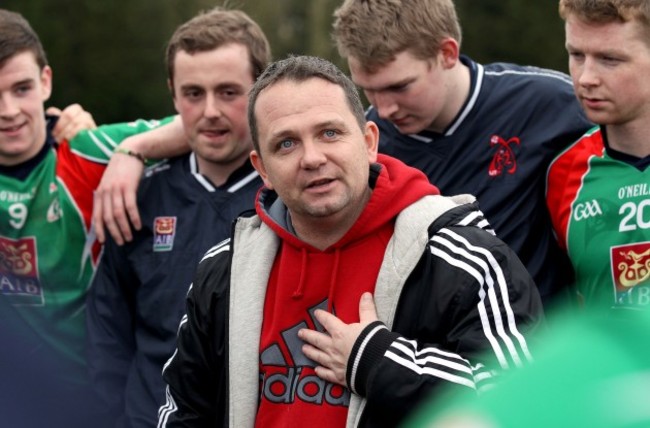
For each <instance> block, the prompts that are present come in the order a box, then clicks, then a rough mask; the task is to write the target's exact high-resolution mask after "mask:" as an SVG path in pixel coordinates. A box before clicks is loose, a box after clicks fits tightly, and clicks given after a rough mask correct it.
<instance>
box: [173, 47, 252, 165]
mask: <svg viewBox="0 0 650 428" xmlns="http://www.w3.org/2000/svg"><path fill="white" fill-rule="evenodd" d="M252 86H253V76H252V71H251V65H250V60H249V56H248V50H247V48H246V47H245V46H243V45H241V44H236V43H232V44H228V45H224V46H221V47H218V48H216V49H214V50H211V51H205V52H197V53H195V54H192V55H190V54H188V53H187V52H185V51H179V52H178V53H177V54H176V57H175V59H174V82H173V91H174V106H175V107H176V110H177V111H178V113H179V114H180V116H181V118H182V121H183V126H184V127H185V132H186V134H187V136H188V139H189V144H190V147H191V148H192V150H193V151H194V152H195V153H196V155H197V159H198V162H199V169H205V168H211V167H212V166H214V165H218V166H219V165H221V166H223V165H229V166H231V165H233V164H237V165H239V164H242V163H243V162H244V159H246V158H247V157H248V155H249V153H250V151H251V150H252V147H253V145H252V140H251V137H250V133H249V130H248V119H247V116H246V109H247V107H248V92H249V91H250V89H251V87H252Z"/></svg>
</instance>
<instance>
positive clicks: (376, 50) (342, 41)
mask: <svg viewBox="0 0 650 428" xmlns="http://www.w3.org/2000/svg"><path fill="white" fill-rule="evenodd" d="M334 18H335V20H334V32H333V37H334V41H335V42H336V46H337V48H338V51H339V54H340V55H341V56H342V57H344V58H348V57H353V58H354V59H355V60H356V61H359V62H360V63H361V66H362V68H363V69H364V70H366V71H373V70H374V69H376V68H377V67H380V66H383V65H385V64H387V63H389V62H390V61H392V60H393V59H394V58H395V55H397V54H398V53H400V52H403V51H405V50H408V51H409V52H411V53H412V54H413V55H414V56H415V57H416V58H419V59H430V58H433V57H435V56H436V55H437V54H438V52H439V50H440V42H441V41H442V40H443V39H444V38H446V37H451V38H453V39H455V40H456V41H457V42H458V44H459V45H460V43H461V37H462V35H461V30H460V23H459V22H458V16H457V15H456V9H455V7H454V3H453V2H452V0H345V2H344V3H343V4H342V5H341V6H340V7H339V8H338V9H337V10H336V11H335V12H334Z"/></svg>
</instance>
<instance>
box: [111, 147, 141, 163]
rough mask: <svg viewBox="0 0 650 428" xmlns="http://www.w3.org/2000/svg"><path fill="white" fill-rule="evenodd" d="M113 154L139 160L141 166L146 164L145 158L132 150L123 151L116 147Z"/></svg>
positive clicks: (123, 149) (121, 148)
mask: <svg viewBox="0 0 650 428" xmlns="http://www.w3.org/2000/svg"><path fill="white" fill-rule="evenodd" d="M113 153H122V154H123V155H128V156H131V157H134V158H137V159H139V160H140V162H142V163H143V164H146V163H147V158H145V157H144V156H143V155H142V153H138V152H134V151H133V150H129V149H125V148H123V147H116V148H115V150H114V151H113Z"/></svg>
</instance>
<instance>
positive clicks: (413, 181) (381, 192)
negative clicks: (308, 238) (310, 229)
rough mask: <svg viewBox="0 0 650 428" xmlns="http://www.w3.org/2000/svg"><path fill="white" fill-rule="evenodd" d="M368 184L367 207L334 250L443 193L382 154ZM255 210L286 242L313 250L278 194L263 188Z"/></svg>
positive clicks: (418, 174) (407, 168)
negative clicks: (298, 231) (426, 198)
mask: <svg viewBox="0 0 650 428" xmlns="http://www.w3.org/2000/svg"><path fill="white" fill-rule="evenodd" d="M368 181H369V182H368V186H369V187H370V188H371V189H372V194H371V197H370V200H369V201H368V204H367V205H366V207H365V208H364V210H363V212H362V213H361V215H360V216H359V218H358V219H357V221H356V222H355V224H354V225H353V226H352V228H350V230H348V232H347V233H346V234H345V235H344V236H343V237H342V238H341V239H340V240H339V241H338V242H336V243H335V244H334V245H333V246H332V247H333V248H340V247H342V246H345V245H347V244H350V243H352V242H354V241H355V240H357V239H360V238H363V237H365V236H367V235H368V234H371V233H373V231H375V230H377V229H378V228H380V227H382V226H383V225H385V224H386V223H388V222H392V221H393V220H394V219H395V217H397V215H398V214H399V213H400V212H401V211H402V210H403V209H404V208H406V207H407V206H409V205H411V204H413V203H414V202H416V201H418V200H419V199H421V198H423V197H424V196H427V195H439V194H440V191H439V190H438V188H437V187H435V186H434V185H432V184H431V183H429V180H428V178H427V177H426V176H425V175H424V173H422V172H421V171H420V170H418V169H415V168H411V167H409V166H407V165H405V164H404V163H402V162H401V161H399V160H397V159H395V158H393V157H390V156H386V155H382V154H379V155H377V162H376V163H374V164H371V165H370V176H369V179H368ZM255 209H256V211H257V214H258V215H259V216H260V218H261V219H262V221H263V222H264V223H266V224H267V225H268V226H269V227H271V229H273V231H274V232H275V233H277V234H278V235H279V236H280V237H281V238H282V239H283V240H284V241H285V242H286V243H288V244H291V245H293V246H296V247H299V248H303V247H309V248H311V249H312V250H314V249H313V248H312V247H311V246H310V245H309V244H306V243H304V242H302V241H301V240H300V239H298V237H297V236H296V235H295V233H294V232H293V228H292V226H291V224H290V216H289V213H288V210H287V207H286V206H285V205H284V203H283V202H282V201H281V200H280V199H279V198H278V195H277V193H275V192H274V191H272V190H269V189H267V188H266V187H263V188H262V189H261V190H260V191H259V193H258V196H257V201H256V203H255Z"/></svg>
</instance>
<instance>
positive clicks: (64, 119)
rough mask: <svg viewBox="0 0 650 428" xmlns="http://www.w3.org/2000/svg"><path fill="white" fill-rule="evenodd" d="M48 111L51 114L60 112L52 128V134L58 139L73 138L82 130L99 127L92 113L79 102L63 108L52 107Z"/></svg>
mask: <svg viewBox="0 0 650 428" xmlns="http://www.w3.org/2000/svg"><path fill="white" fill-rule="evenodd" d="M47 111H48V112H51V114H57V113H58V116H59V120H58V122H57V123H56V126H55V127H54V129H53V130H52V135H53V136H54V138H56V139H57V141H63V140H71V139H72V138H74V137H75V136H76V135H77V134H78V133H79V132H80V131H83V130H85V129H93V128H96V127H97V125H96V124H95V120H94V119H93V117H92V115H91V114H90V113H88V112H87V111H85V110H84V109H83V108H82V107H81V106H80V105H79V104H72V105H69V106H68V107H66V108H65V109H63V110H59V109H57V108H56V107H50V108H49V109H48V110H47Z"/></svg>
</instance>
